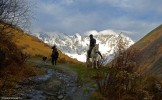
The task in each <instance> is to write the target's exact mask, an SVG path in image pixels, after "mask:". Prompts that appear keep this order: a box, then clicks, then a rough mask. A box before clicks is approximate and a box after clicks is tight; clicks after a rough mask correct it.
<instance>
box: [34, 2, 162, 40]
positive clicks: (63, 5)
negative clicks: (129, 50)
mask: <svg viewBox="0 0 162 100" xmlns="http://www.w3.org/2000/svg"><path fill="white" fill-rule="evenodd" d="M48 1H49V0H47V2H46V0H37V2H38V3H37V4H38V5H37V6H38V9H37V13H38V15H37V18H38V22H37V26H35V27H36V29H37V30H39V31H40V30H44V31H59V32H63V33H71V34H74V33H77V32H79V33H84V32H85V31H89V30H100V31H101V30H105V29H111V28H112V29H113V30H123V32H124V31H129V32H127V34H128V33H129V34H128V35H129V36H132V38H134V39H136V40H138V39H139V38H140V37H142V36H144V35H145V34H146V33H147V32H148V31H150V30H152V29H153V28H155V27H157V26H158V25H159V24H160V23H161V21H162V20H160V19H157V20H156V18H154V20H151V16H150V19H140V17H141V16H142V17H143V16H146V15H145V13H148V12H149V14H155V13H157V14H159V15H160V16H162V15H161V13H162V10H161V5H160V4H161V3H160V2H161V1H159V0H156V1H158V2H155V1H152V0H94V1H93V3H94V4H95V6H93V4H92V1H90V0H55V1H57V2H54V1H53V0H51V1H50V2H48ZM78 2H79V3H82V6H81V5H80V4H78ZM84 3H86V7H89V6H90V7H92V8H95V7H96V5H97V7H99V8H98V10H96V11H93V10H92V11H88V13H84V12H86V11H81V10H80V9H79V7H80V6H81V7H80V8H81V9H82V8H84V7H85V6H83V4H84ZM103 4H104V5H107V6H108V7H109V6H113V7H115V8H116V9H122V10H123V11H126V12H127V14H126V15H124V14H122V15H120V14H119V15H118V16H116V14H115V13H118V12H115V10H114V9H108V11H107V10H105V9H103V8H102V5H103ZM72 5H73V6H74V5H75V6H74V7H75V8H72V7H70V6H72ZM101 8H102V9H101ZM104 10H105V12H104V13H103V12H102V11H104ZM101 12H102V13H101ZM111 12H113V13H114V14H112V13H111ZM132 12H133V13H132ZM139 12H140V13H139ZM120 13H122V12H120ZM132 14H134V15H132ZM136 17H137V18H136ZM146 17H147V16H146ZM154 17H155V16H154ZM35 25H36V24H35ZM38 27H40V28H38ZM36 29H35V30H36Z"/></svg>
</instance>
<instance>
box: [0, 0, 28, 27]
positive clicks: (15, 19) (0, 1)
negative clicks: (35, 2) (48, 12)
mask: <svg viewBox="0 0 162 100" xmlns="http://www.w3.org/2000/svg"><path fill="white" fill-rule="evenodd" d="M28 1H29V0H0V23H1V30H4V29H6V28H8V27H11V26H17V27H21V28H24V27H26V26H27V25H28V23H29V22H30V18H31V7H30V4H29V2H28ZM4 23H5V24H4Z"/></svg>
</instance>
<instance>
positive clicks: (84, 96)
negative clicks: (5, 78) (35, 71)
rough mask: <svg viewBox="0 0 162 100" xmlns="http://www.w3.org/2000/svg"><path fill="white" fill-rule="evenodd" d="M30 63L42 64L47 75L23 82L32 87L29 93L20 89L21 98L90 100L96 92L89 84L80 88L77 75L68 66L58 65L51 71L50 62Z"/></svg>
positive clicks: (35, 61) (37, 61) (38, 61)
mask: <svg viewBox="0 0 162 100" xmlns="http://www.w3.org/2000/svg"><path fill="white" fill-rule="evenodd" d="M30 62H34V63H37V64H40V65H41V66H42V67H43V68H45V70H46V71H47V73H46V75H42V76H35V77H33V78H31V79H30V80H27V82H25V81H23V82H22V84H29V83H30V84H31V85H32V87H30V85H29V87H30V89H29V91H28V90H26V88H25V89H23V88H22V89H20V91H21V94H18V96H20V97H21V96H22V97H23V96H25V98H28V99H31V100H39V99H40V98H41V100H46V99H52V100H89V97H90V95H91V93H92V92H93V91H94V90H95V87H93V88H92V87H90V85H89V84H88V83H85V84H84V85H82V86H79V83H78V79H77V78H78V75H77V73H76V72H75V71H74V70H73V69H72V68H70V67H69V66H68V65H66V64H58V65H56V66H53V67H55V69H49V68H47V66H51V63H50V62H46V63H45V62H42V61H41V60H31V61H30ZM57 69H59V70H57ZM60 70H61V71H60ZM25 87H26V86H25ZM29 87H27V88H29ZM86 90H88V92H86ZM36 97H37V98H36Z"/></svg>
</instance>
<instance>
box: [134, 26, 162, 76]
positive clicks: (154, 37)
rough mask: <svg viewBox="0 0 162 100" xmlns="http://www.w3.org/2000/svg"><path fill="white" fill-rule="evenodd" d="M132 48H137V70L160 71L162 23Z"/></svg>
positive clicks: (161, 69)
mask: <svg viewBox="0 0 162 100" xmlns="http://www.w3.org/2000/svg"><path fill="white" fill-rule="evenodd" d="M132 48H136V49H137V50H139V54H138V63H137V64H138V65H139V66H138V70H139V71H144V72H150V73H156V74H161V73H162V25H160V26H159V27H157V28H155V29H154V30H152V31H151V32H149V33H148V34H147V35H146V36H145V37H143V38H142V39H141V40H139V41H138V42H137V43H135V44H134V45H133V46H132Z"/></svg>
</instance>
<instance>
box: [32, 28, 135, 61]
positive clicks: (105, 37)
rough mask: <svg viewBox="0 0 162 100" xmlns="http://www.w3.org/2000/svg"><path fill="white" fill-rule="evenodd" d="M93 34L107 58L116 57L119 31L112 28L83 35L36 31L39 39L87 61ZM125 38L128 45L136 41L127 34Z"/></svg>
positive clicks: (108, 59) (109, 59)
mask: <svg viewBox="0 0 162 100" xmlns="http://www.w3.org/2000/svg"><path fill="white" fill-rule="evenodd" d="M90 34H93V35H94V38H95V39H96V42H97V44H99V50H100V52H101V53H102V55H103V56H104V58H105V59H106V60H107V62H109V61H111V60H112V59H113V57H114V49H115V47H116V41H117V37H118V36H119V34H118V33H116V32H114V31H112V30H104V31H100V32H97V31H95V30H92V31H88V32H86V33H84V34H83V35H80V34H79V33H76V34H75V35H72V36H68V35H66V34H64V33H56V32H51V33H43V32H41V33H35V34H34V35H35V36H37V37H38V38H39V39H41V40H43V41H44V42H45V43H47V44H49V45H51V46H53V45H56V46H57V48H59V49H60V50H61V51H62V52H63V53H65V54H67V55H68V56H70V57H72V58H76V59H77V60H79V61H82V62H85V61H86V55H87V50H88V48H89V35H90ZM122 37H123V38H124V39H126V40H127V41H128V47H129V46H131V45H132V44H134V42H133V41H132V40H131V39H130V38H129V37H127V36H124V35H122Z"/></svg>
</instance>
